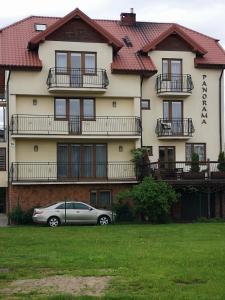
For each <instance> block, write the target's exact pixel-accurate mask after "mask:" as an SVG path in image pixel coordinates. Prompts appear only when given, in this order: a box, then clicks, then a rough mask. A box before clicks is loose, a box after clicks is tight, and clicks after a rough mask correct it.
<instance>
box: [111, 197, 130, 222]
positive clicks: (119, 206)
mask: <svg viewBox="0 0 225 300" xmlns="http://www.w3.org/2000/svg"><path fill="white" fill-rule="evenodd" d="M114 211H115V212H116V220H117V221H122V222H123V221H133V220H134V209H133V208H132V207H131V205H130V204H129V203H128V202H122V201H119V202H118V203H116V204H114Z"/></svg>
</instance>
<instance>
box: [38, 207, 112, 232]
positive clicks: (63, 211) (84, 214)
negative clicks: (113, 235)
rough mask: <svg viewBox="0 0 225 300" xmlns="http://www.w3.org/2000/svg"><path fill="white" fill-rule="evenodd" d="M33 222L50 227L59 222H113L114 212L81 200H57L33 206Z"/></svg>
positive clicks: (102, 223) (103, 223)
mask: <svg viewBox="0 0 225 300" xmlns="http://www.w3.org/2000/svg"><path fill="white" fill-rule="evenodd" d="M32 218H33V221H34V222H35V223H43V224H48V225H49V226H51V227H56V226H59V225H60V224H99V225H108V224H110V223H112V222H114V218H115V214H114V213H113V212H112V211H109V210H103V209H96V208H94V207H92V206H90V205H88V204H86V203H83V202H75V201H66V202H58V203H56V204H52V205H50V206H47V207H43V208H35V209H34V212H33V217H32Z"/></svg>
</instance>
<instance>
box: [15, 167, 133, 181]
mask: <svg viewBox="0 0 225 300" xmlns="http://www.w3.org/2000/svg"><path fill="white" fill-rule="evenodd" d="M10 178H11V181H12V183H14V184H17V183H18V184H20V183H23V184H24V183H25V184H26V183H28V184H29V183H32V184H35V183H52V184H55V183H79V182H84V183H85V182H87V183H90V182H97V183H100V182H103V183H104V182H112V183H114V182H126V181H128V182H136V181H137V179H136V170H135V166H134V164H133V163H131V162H108V163H95V164H90V163H70V164H69V163H67V164H65V163H57V162H15V163H12V167H11V170H10Z"/></svg>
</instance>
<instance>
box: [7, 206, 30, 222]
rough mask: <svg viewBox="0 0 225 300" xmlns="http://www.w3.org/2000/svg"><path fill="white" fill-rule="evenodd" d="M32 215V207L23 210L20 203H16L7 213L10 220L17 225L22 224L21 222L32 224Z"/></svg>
mask: <svg viewBox="0 0 225 300" xmlns="http://www.w3.org/2000/svg"><path fill="white" fill-rule="evenodd" d="M32 215H33V209H30V210H28V211H23V210H22V208H21V206H20V204H19V203H17V205H16V207H15V208H13V209H12V211H11V212H10V214H9V217H10V220H11V222H12V223H14V224H17V225H23V224H32V223H33V221H32Z"/></svg>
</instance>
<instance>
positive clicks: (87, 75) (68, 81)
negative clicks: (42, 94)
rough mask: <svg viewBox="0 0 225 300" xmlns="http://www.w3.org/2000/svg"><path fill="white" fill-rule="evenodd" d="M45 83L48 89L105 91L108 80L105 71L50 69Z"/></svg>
mask: <svg viewBox="0 0 225 300" xmlns="http://www.w3.org/2000/svg"><path fill="white" fill-rule="evenodd" d="M46 83H47V86H48V89H51V88H63V89H66V88H77V89H83V88H93V89H96V88H98V89H106V88H107V86H108V85H109V80H108V76H107V72H106V70H105V69H91V68H85V69H84V68H83V69H81V68H79V69H78V68H73V69H70V68H50V69H49V73H48V78H47V82H46Z"/></svg>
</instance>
